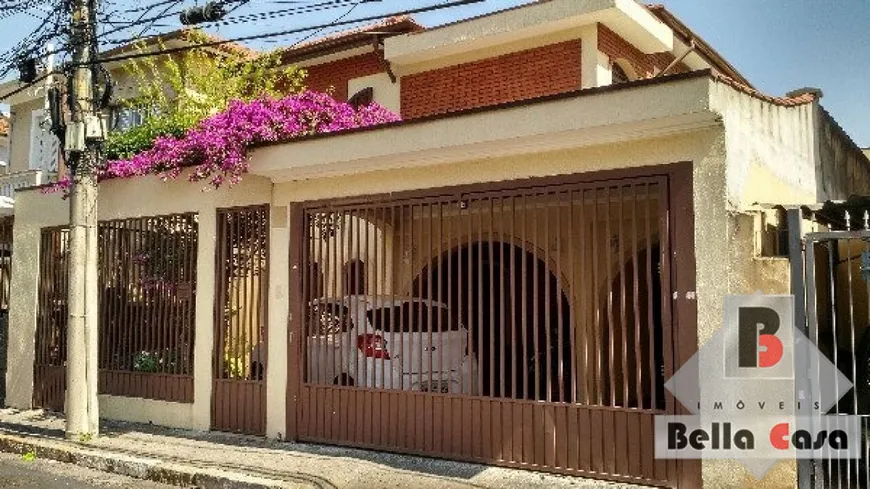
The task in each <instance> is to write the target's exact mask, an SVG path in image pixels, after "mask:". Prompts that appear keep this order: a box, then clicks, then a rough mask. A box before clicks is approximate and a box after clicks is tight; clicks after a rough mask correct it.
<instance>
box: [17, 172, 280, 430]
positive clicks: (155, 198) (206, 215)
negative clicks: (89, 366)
mask: <svg viewBox="0 0 870 489" xmlns="http://www.w3.org/2000/svg"><path fill="white" fill-rule="evenodd" d="M203 187H204V185H203V184H196V183H190V182H188V181H187V179H186V175H182V176H181V177H179V178H178V179H177V180H172V181H168V182H162V181H160V180H159V179H158V178H156V177H142V178H137V179H135V180H114V181H109V182H105V183H103V184H102V185H101V186H100V208H99V218H100V220H105V219H120V218H126V217H140V216H153V215H162V214H171V213H177V212H190V211H194V212H197V213H198V214H199V248H198V250H197V294H196V297H197V299H196V343H195V349H194V380H195V382H194V402H193V403H192V404H173V403H165V402H160V401H151V400H144V399H129V398H113V397H112V396H101V399H103V400H105V401H106V402H105V406H104V407H105V409H104V411H103V415H104V416H107V417H111V418H115V419H122V420H130V421H141V422H154V423H158V424H164V423H166V424H169V425H171V426H178V427H185V428H192V429H199V430H207V429H208V428H209V426H210V417H211V414H210V409H211V381H210V380H211V378H212V371H211V369H212V356H211V352H212V347H213V339H214V326H213V314H214V304H213V297H214V288H215V286H214V278H215V260H214V254H215V238H216V210H217V209H218V208H223V207H235V206H243V205H251V204H262V203H268V202H269V201H270V200H271V190H272V184H271V182H269V181H268V180H266V179H263V178H258V177H254V176H250V177H248V178H246V179H245V180H244V181H243V182H242V183H241V184H239V185H238V186H236V187H234V188H232V189H230V188H223V189H220V190H217V191H215V190H212V191H207V192H203V191H201V189H202V188H203ZM15 207H16V228H15V236H14V243H13V246H15V255H14V258H13V263H12V267H13V272H12V273H13V276H14V277H15V278H14V281H15V283H14V284H13V290H16V291H17V290H19V287H21V293H15V294H13V295H12V297H11V303H10V318H9V321H10V335H9V345H10V346H9V354H10V356H11V358H16V359H17V360H16V361H14V362H10V365H9V371H8V373H7V385H8V395H7V402H8V404H9V405H10V406H12V407H18V408H29V407H30V403H31V396H32V389H33V354H34V333H35V325H36V304H37V297H36V293H37V285H38V284H37V281H38V279H37V275H36V271H37V270H38V268H39V236H40V230H41V229H42V228H43V227H48V226H57V225H65V224H66V223H67V216H68V202H67V201H65V200H62V199H61V197H60V196H59V195H58V194H49V195H46V194H43V193H42V192H40V191H39V190H30V191H23V192H20V193H19V194H17V202H16V206H15ZM16 272H18V273H16ZM270 380H271V379H267V382H269V381H270Z"/></svg>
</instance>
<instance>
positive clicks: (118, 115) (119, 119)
mask: <svg viewBox="0 0 870 489" xmlns="http://www.w3.org/2000/svg"><path fill="white" fill-rule="evenodd" d="M146 115H147V111H146V110H145V109H142V108H139V107H115V108H113V109H112V131H126V130H127V129H132V128H134V127H138V126H141V125H142V123H143V122H145V116H146Z"/></svg>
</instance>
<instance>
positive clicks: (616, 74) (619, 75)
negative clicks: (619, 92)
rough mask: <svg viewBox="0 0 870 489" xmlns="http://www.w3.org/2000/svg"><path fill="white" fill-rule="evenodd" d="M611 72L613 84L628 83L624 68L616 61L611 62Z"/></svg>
mask: <svg viewBox="0 0 870 489" xmlns="http://www.w3.org/2000/svg"><path fill="white" fill-rule="evenodd" d="M611 71H612V73H613V84H614V85H616V84H618V83H628V82H629V79H628V75H627V74H626V73H625V70H623V69H622V66H619V65H618V64H617V63H613V68H612V70H611Z"/></svg>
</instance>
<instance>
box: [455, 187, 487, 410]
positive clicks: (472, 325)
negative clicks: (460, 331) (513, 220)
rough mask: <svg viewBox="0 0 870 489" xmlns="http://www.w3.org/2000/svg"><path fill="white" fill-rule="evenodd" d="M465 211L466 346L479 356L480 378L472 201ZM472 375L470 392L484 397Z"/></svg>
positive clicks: (467, 203) (478, 366) (479, 367)
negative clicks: (474, 306)
mask: <svg viewBox="0 0 870 489" xmlns="http://www.w3.org/2000/svg"><path fill="white" fill-rule="evenodd" d="M465 210H466V212H465V215H467V216H468V223H467V224H468V226H467V229H466V230H465V233H466V236H468V245H467V247H466V248H465V283H466V284H467V286H466V301H465V305H466V308H467V310H466V313H465V315H466V322H467V324H466V327H467V331H468V338H467V340H466V344H467V345H468V351H469V353H470V354H472V355H477V359H476V361H477V371H478V377H479V372H480V369H481V362H482V361H483V358H482V357H481V356H480V343H477V344H476V346H477V347H476V348H475V342H474V338H475V337H476V333H477V329H476V321H475V320H474V308H473V306H472V304H473V303H474V299H473V293H474V291H473V289H474V286H473V284H474V280H473V275H474V270H473V268H472V261H471V260H472V258H471V256H472V240H473V235H472V220H473V217H472V214H471V201H470V200H465ZM461 260H462V257H461V256H460V263H461ZM470 374H471V375H469V379H468V380H469V382H471V383H473V384H472V385H469V386H468V390H469V391H470V392H475V389H474V387H473V386H474V385H476V386H477V389H476V392H477V395H482V394H483V392H482V391H481V389H480V383H479V379H474V378H471V377H472V375H473V374H474V371H471V372H470Z"/></svg>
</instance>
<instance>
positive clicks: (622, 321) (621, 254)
mask: <svg viewBox="0 0 870 489" xmlns="http://www.w3.org/2000/svg"><path fill="white" fill-rule="evenodd" d="M617 189H618V190H617V198H618V199H619V216H618V222H617V239H618V241H617V246H618V251H617V256H618V258H617V265H618V266H619V272H618V275H617V279H618V280H619V329H620V336H622V348H621V351H620V353H621V355H620V356H621V357H622V407H629V403H628V393H629V376H628V324H627V321H628V319H627V317H626V307H627V305H626V303H625V301H626V297H625V286H626V283H625V274H626V261H625V237H624V235H625V232H624V231H625V230H624V229H623V228H624V227H625V187H623V186H620V187H617Z"/></svg>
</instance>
